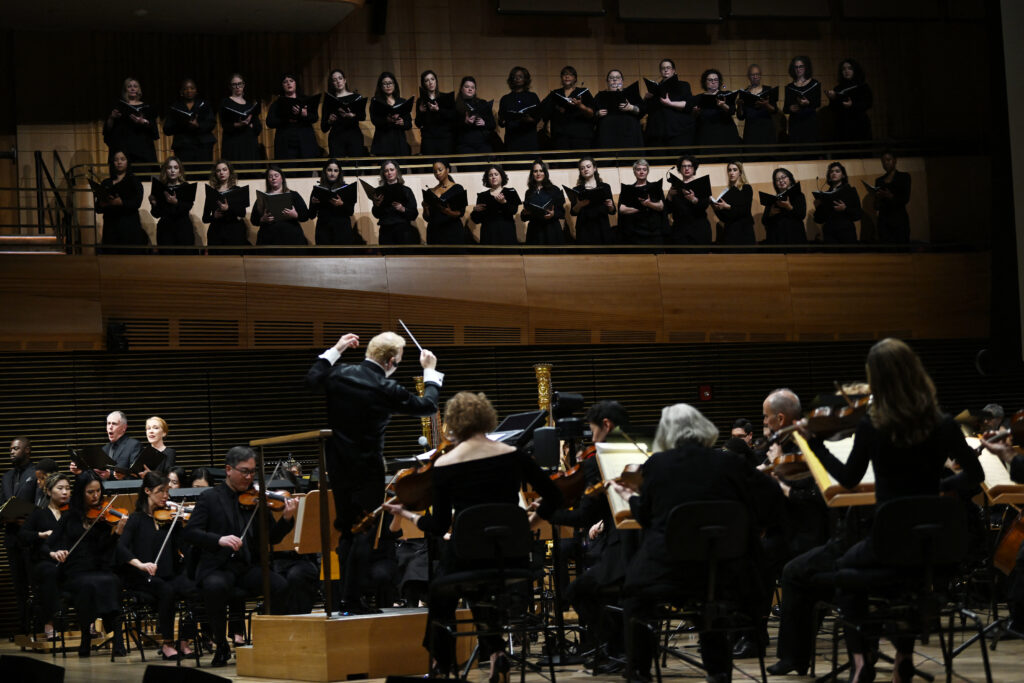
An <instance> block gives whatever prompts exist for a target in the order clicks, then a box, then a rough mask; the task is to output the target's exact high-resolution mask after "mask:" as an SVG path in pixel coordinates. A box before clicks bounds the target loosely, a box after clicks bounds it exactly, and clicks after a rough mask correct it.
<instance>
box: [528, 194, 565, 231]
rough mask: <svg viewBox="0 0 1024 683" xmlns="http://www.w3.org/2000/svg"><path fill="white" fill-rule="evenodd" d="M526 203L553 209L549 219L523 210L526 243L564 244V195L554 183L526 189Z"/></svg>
mask: <svg viewBox="0 0 1024 683" xmlns="http://www.w3.org/2000/svg"><path fill="white" fill-rule="evenodd" d="M524 202H525V203H526V204H532V205H534V206H548V205H549V203H550V207H551V208H553V209H554V210H555V215H554V216H552V217H551V218H550V219H548V218H544V217H543V216H542V215H535V214H533V213H529V212H526V211H524V213H525V214H526V215H525V216H524V217H523V218H524V220H526V221H527V223H526V244H538V245H547V244H565V228H564V226H563V225H562V221H563V220H565V195H564V194H563V193H562V190H561V189H560V188H557V187H555V186H554V185H552V186H550V187H543V188H540V189H530V190H527V191H526V197H525V199H524Z"/></svg>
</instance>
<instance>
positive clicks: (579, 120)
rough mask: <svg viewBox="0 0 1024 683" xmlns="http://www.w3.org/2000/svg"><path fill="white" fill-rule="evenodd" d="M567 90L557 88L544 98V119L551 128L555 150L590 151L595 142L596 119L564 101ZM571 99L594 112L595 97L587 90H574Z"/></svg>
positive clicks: (552, 143) (552, 144)
mask: <svg viewBox="0 0 1024 683" xmlns="http://www.w3.org/2000/svg"><path fill="white" fill-rule="evenodd" d="M564 94H565V90H563V89H562V88H557V89H555V90H552V91H551V92H550V93H549V94H548V96H547V97H546V98H544V103H543V108H544V118H546V119H547V120H548V122H549V123H550V126H551V146H552V147H553V148H554V149H589V148H590V146H591V145H592V144H593V142H594V117H593V115H592V114H587V113H586V112H583V111H580V110H579V109H577V108H576V107H574V106H572V105H571V104H569V103H568V102H566V101H565V100H564V99H562V96H564ZM570 98H571V99H577V100H580V102H582V103H583V106H585V107H587V108H588V109H590V110H591V111H594V96H593V95H591V94H590V91H589V90H587V89H586V88H573V89H572V95H571V97H570Z"/></svg>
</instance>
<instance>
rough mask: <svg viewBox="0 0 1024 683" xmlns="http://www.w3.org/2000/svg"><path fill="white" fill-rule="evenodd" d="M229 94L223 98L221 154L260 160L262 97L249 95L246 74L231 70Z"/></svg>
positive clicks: (261, 155)
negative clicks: (247, 93) (243, 76)
mask: <svg viewBox="0 0 1024 683" xmlns="http://www.w3.org/2000/svg"><path fill="white" fill-rule="evenodd" d="M228 84H229V85H228V88H229V91H228V92H229V94H228V96H227V97H225V98H224V99H223V100H221V101H220V112H219V117H220V129H221V136H220V155H221V157H222V158H224V159H227V160H228V161H256V160H257V159H262V158H263V156H264V155H263V154H261V151H260V131H262V130H263V123H262V122H261V121H260V101H259V100H258V99H255V98H250V97H246V95H245V79H244V78H242V74H238V73H235V74H231V80H230V81H228Z"/></svg>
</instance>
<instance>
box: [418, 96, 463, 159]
mask: <svg viewBox="0 0 1024 683" xmlns="http://www.w3.org/2000/svg"><path fill="white" fill-rule="evenodd" d="M428 101H429V99H428V98H426V97H422V96H421V97H420V100H419V102H418V103H417V104H416V127H417V128H419V129H420V154H422V155H423V156H426V157H435V156H441V157H443V156H445V155H448V154H451V153H452V152H453V151H454V150H455V117H456V113H455V95H454V94H452V93H450V92H439V93H437V97H436V102H437V111H430V110H429V109H428V110H427V111H420V105H421V104H425V103H426V102H428Z"/></svg>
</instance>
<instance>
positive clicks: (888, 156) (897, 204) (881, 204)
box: [875, 150, 910, 244]
mask: <svg viewBox="0 0 1024 683" xmlns="http://www.w3.org/2000/svg"><path fill="white" fill-rule="evenodd" d="M882 170H884V171H885V173H884V174H883V175H880V176H879V177H878V178H875V187H877V188H878V190H877V191H876V193H875V207H876V208H877V210H878V240H879V241H880V242H882V243H884V244H907V243H908V242H910V216H909V215H908V214H907V203H908V202H909V201H910V174H909V173H904V172H903V171H898V170H896V154H895V152H892V151H891V150H885V151H884V152H882Z"/></svg>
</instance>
